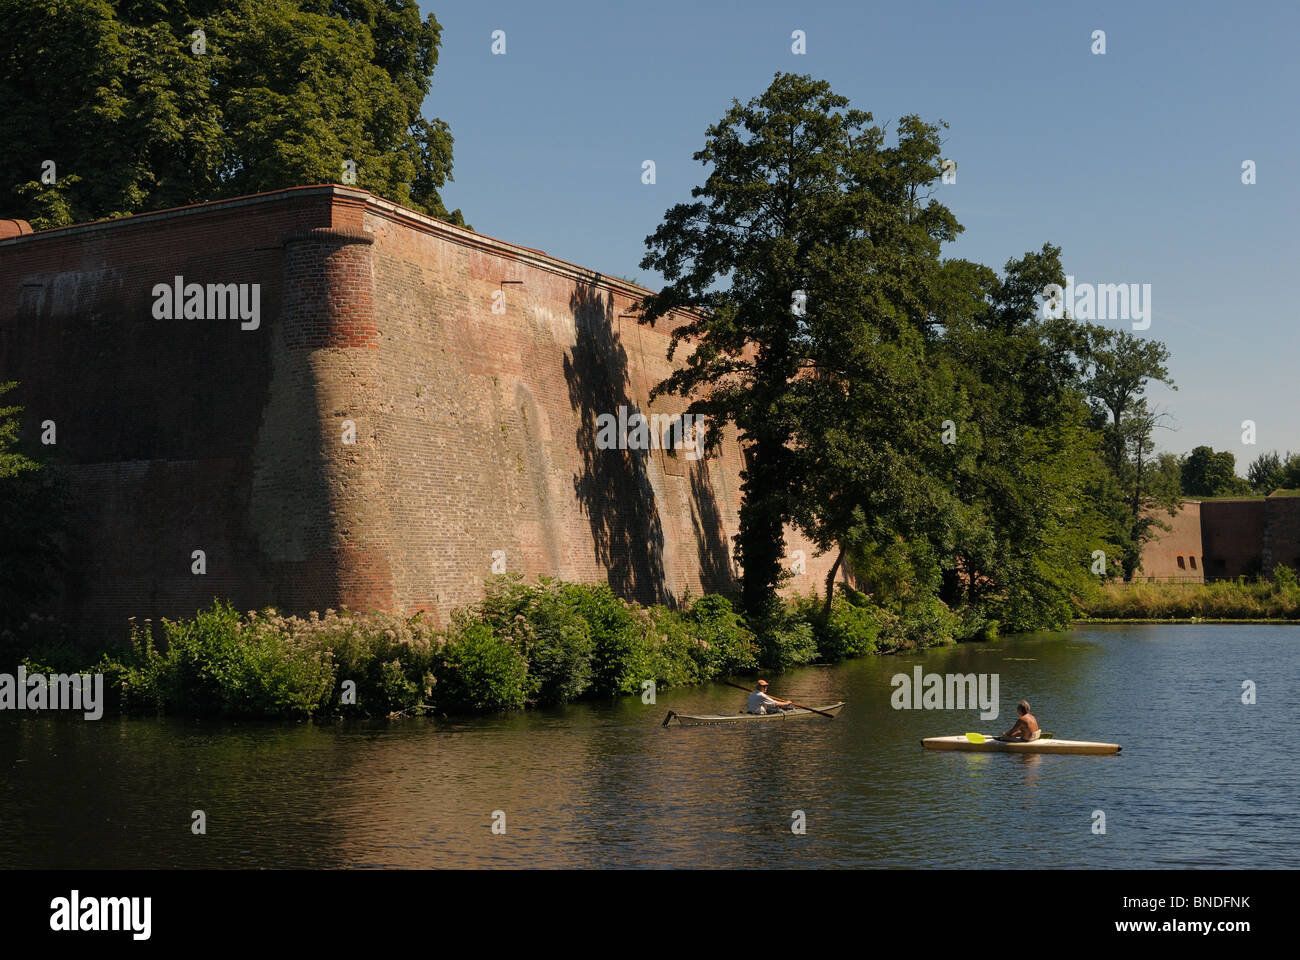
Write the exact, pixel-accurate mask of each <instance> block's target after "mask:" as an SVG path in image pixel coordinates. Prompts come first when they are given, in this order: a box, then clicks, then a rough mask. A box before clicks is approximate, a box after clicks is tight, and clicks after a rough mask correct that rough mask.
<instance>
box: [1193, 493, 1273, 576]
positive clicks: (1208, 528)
mask: <svg viewBox="0 0 1300 960" xmlns="http://www.w3.org/2000/svg"><path fill="white" fill-rule="evenodd" d="M1264 520H1265V501H1264V500H1263V499H1259V500H1206V501H1205V502H1203V503H1202V504H1201V538H1202V540H1203V542H1204V544H1205V556H1206V563H1207V564H1208V566H1209V576H1210V578H1211V579H1213V578H1215V577H1240V576H1246V575H1253V574H1255V573H1258V572H1259V571H1260V563H1261V556H1262V553H1263V549H1264Z"/></svg>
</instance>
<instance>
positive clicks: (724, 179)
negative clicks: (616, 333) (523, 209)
mask: <svg viewBox="0 0 1300 960" xmlns="http://www.w3.org/2000/svg"><path fill="white" fill-rule="evenodd" d="M936 129H937V128H936V127H935V126H933V125H927V124H924V123H922V122H921V121H920V120H919V119H917V118H915V117H905V118H903V119H902V120H901V121H900V123H899V127H898V132H897V142H896V143H895V144H893V145H887V144H886V134H885V132H884V130H882V129H881V128H880V127H878V126H875V125H873V124H872V118H871V115H870V114H869V113H865V112H863V111H860V110H854V109H850V108H849V105H848V101H847V100H846V99H845V98H843V97H841V96H838V95H836V94H835V93H833V92H832V91H831V89H830V86H829V85H828V84H827V83H825V82H823V81H814V80H813V79H811V78H810V77H805V76H795V75H792V74H778V75H777V76H776V78H775V79H774V80H773V82H772V84H771V85H770V86H769V87H768V89H767V90H766V91H765V92H764V93H763V94H762V95H761V96H759V97H757V98H755V99H753V100H751V101H750V102H749V103H748V104H744V105H742V104H740V103H739V102H733V105H732V107H731V109H730V110H728V111H727V113H726V115H725V116H724V117H723V119H722V120H721V121H720V122H719V123H716V124H714V125H713V126H711V127H710V128H709V129H708V131H707V135H706V140H705V145H704V148H703V149H702V150H700V151H699V152H697V153H696V154H695V159H696V160H698V161H700V162H701V163H703V164H705V165H711V167H712V170H711V171H710V173H709V175H708V178H707V180H706V181H705V183H704V185H703V186H699V187H696V188H695V189H694V190H693V191H692V197H693V198H695V200H694V202H692V203H685V204H678V205H677V206H675V207H673V208H671V209H670V210H669V211H668V212H667V213H666V214H665V216H664V222H663V223H662V224H661V226H660V227H659V228H658V229H657V230H656V231H655V233H654V234H652V235H651V236H650V237H647V238H646V245H647V248H648V250H649V252H648V253H647V254H646V256H645V257H644V259H643V260H642V263H641V266H642V268H644V269H654V270H658V271H660V272H661V273H662V274H663V276H664V277H665V279H666V280H667V285H666V286H665V287H664V288H663V289H662V290H661V291H660V292H659V293H658V294H654V295H651V296H648V297H647V298H646V299H645V301H644V302H643V304H642V308H643V316H642V322H646V323H653V322H654V321H655V320H657V319H658V318H659V317H662V316H664V315H666V314H667V313H669V312H670V311H673V310H680V309H683V308H690V309H693V310H695V311H696V316H695V319H693V320H692V321H691V322H689V323H687V324H685V325H683V326H681V327H679V328H677V329H676V330H675V331H674V333H673V338H672V344H671V348H670V354H669V356H670V357H671V356H672V355H673V353H674V352H675V351H676V349H677V348H678V346H679V345H680V343H681V342H682V341H683V340H687V339H688V338H689V339H691V340H693V341H694V342H695V349H694V350H693V352H692V353H691V354H690V356H689V357H688V358H687V360H686V364H685V366H684V367H683V368H682V369H679V370H677V371H675V372H674V373H673V374H672V375H671V376H669V377H668V379H666V380H665V381H663V382H662V383H660V384H658V385H657V386H656V387H655V388H654V390H653V391H652V394H651V395H652V397H656V396H660V395H662V394H666V393H675V394H679V395H682V396H686V397H693V399H692V402H691V404H690V407H689V411H690V412H692V413H697V414H702V415H704V416H706V417H707V418H709V420H710V424H711V426H710V442H711V443H716V442H717V441H718V440H719V439H720V435H721V433H720V431H721V427H722V425H724V424H726V423H728V422H730V423H734V424H736V426H737V427H738V428H739V429H740V430H741V432H742V434H743V442H744V443H745V445H746V454H747V456H746V466H745V470H744V471H743V473H742V475H741V476H742V480H743V486H742V491H743V493H744V503H743V505H742V508H741V515H740V531H739V534H738V536H737V538H736V545H737V550H736V553H737V558H738V560H739V561H740V563H741V564H742V566H743V568H744V577H743V580H742V604H743V606H744V608H745V609H746V611H748V612H751V613H752V612H758V611H762V610H766V609H767V607H768V605H769V603H770V601H771V599H772V597H773V595H774V592H775V587H776V584H777V583H778V581H779V580H780V578H781V575H782V570H781V560H782V555H783V553H784V526H785V524H786V523H787V522H790V521H792V520H794V521H798V522H800V523H801V524H802V525H804V526H805V527H806V528H807V529H808V530H809V532H810V533H812V534H813V535H814V539H816V540H817V541H818V542H819V543H820V544H821V545H822V546H824V547H829V546H830V544H831V543H832V542H834V541H836V540H839V539H840V538H841V537H843V536H844V535H845V534H846V531H847V530H848V529H849V528H850V527H855V528H860V529H859V533H860V535H861V536H863V537H866V536H869V535H875V536H879V535H881V534H882V530H881V529H880V528H879V515H878V511H877V510H876V509H875V507H874V506H873V505H872V504H870V503H869V502H867V500H866V499H865V498H864V496H863V493H864V491H865V490H866V489H867V488H868V487H870V486H871V483H870V482H868V478H871V477H875V478H877V479H878V478H880V477H883V476H884V475H885V474H887V473H889V472H890V471H891V470H895V469H900V468H901V465H902V464H903V463H904V459H905V455H904V457H903V458H900V457H894V456H893V454H892V453H891V452H888V451H885V450H883V449H882V448H880V447H879V446H878V445H873V444H868V445H869V446H872V449H873V450H874V451H875V457H874V458H873V460H872V461H870V462H868V463H865V464H862V469H860V470H858V471H856V475H855V477H854V478H853V479H852V480H849V481H846V482H845V483H843V484H838V485H837V486H836V488H835V490H834V491H829V490H822V491H818V489H817V483H816V482H815V481H816V480H818V479H823V478H826V477H830V476H834V475H836V469H835V468H836V467H837V466H838V465H842V464H844V463H846V462H850V461H854V458H855V456H856V455H855V453H853V452H852V451H854V450H858V449H861V448H862V443H861V442H860V441H858V440H856V439H855V438H854V437H852V436H851V434H850V431H851V430H857V431H859V432H863V431H865V432H867V433H871V434H872V435H873V436H874V435H875V433H874V430H873V428H872V423H873V422H880V423H882V424H888V423H889V416H888V415H887V414H885V413H884V412H883V411H882V412H881V413H880V415H879V416H877V418H876V421H871V420H858V419H856V417H857V415H859V414H870V412H871V411H872V410H875V409H876V408H875V407H874V406H873V399H881V398H882V397H884V394H885V390H886V384H887V383H888V379H887V378H888V376H889V375H890V374H891V373H898V374H899V376H900V377H901V378H903V379H907V380H908V382H917V376H916V370H917V364H916V357H917V356H918V353H917V351H918V349H919V336H918V334H917V329H916V326H915V323H914V318H919V317H920V315H921V312H922V306H923V300H922V297H921V296H920V288H919V283H918V280H919V278H921V277H923V276H925V274H926V272H927V270H928V267H927V266H926V265H925V260H926V259H927V258H929V259H932V257H933V251H932V248H936V247H937V243H938V241H939V240H940V239H942V238H951V237H952V236H953V235H955V232H956V230H957V229H959V228H958V227H957V224H956V222H955V221H954V220H953V218H952V216H951V214H950V213H948V211H947V210H946V209H945V208H943V207H942V206H941V205H939V204H936V203H933V202H926V198H925V197H924V196H923V195H922V193H923V191H924V189H925V185H926V184H928V183H930V182H931V181H933V180H934V179H936V178H937V177H938V173H939V171H938V169H937V161H936V159H935V155H936V149H937V148H936V144H937V140H936ZM909 364H910V365H911V367H912V372H911V373H906V372H905V368H907V367H908V365H909ZM873 377H875V378H876V379H874V380H873V379H872V378H873ZM901 400H902V398H901V397H897V396H896V397H893V398H892V402H891V404H890V407H889V409H890V410H898V409H899V408H900V407H901V406H902V404H901ZM827 410H830V411H832V412H831V413H829V414H827V413H825V412H824V411H827ZM885 429H886V432H889V431H891V430H892V432H893V433H894V434H898V433H899V426H898V425H897V424H893V425H892V426H885ZM828 442H829V443H831V444H832V446H831V447H830V448H829V449H828V448H827V447H825V446H823V444H824V443H828ZM819 457H820V459H819ZM846 490H854V491H856V493H853V494H848V495H844V496H839V497H837V496H835V494H837V493H838V494H842V493H844V492H845V491H846ZM819 493H822V494H824V495H823V496H820V497H819V496H818V494H819Z"/></svg>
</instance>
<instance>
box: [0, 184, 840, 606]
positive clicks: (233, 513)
mask: <svg viewBox="0 0 1300 960" xmlns="http://www.w3.org/2000/svg"><path fill="white" fill-rule="evenodd" d="M177 278H181V279H179V280H178V279H177ZM191 285H197V286H194V287H191ZM164 288H166V289H164ZM191 291H196V292H194V294H193V296H191ZM643 293H644V291H643V290H642V289H641V288H639V287H636V286H633V285H632V284H629V283H626V282H624V281H621V280H618V279H616V278H613V277H607V276H603V275H601V274H598V273H594V272H592V271H590V270H587V269H584V268H581V267H577V266H574V265H572V264H569V263H565V262H563V261H560V260H557V259H555V258H553V257H550V256H547V255H546V254H544V253H542V252H541V251H538V250H532V249H528V248H526V247H519V246H514V245H512V244H508V243H503V242H501V241H499V240H494V239H491V238H489V237H485V236H483V235H481V234H477V233H474V232H472V231H469V230H464V229H460V228H458V227H455V226H451V225H449V224H446V223H442V222H440V221H437V220H434V219H431V218H429V217H426V216H423V215H421V214H418V213H415V212H413V211H411V210H408V209H405V208H403V207H400V206H397V205H396V204H392V203H389V202H387V201H385V200H382V199H379V198H378V197H375V196H373V195H371V194H369V193H367V192H365V191H362V190H357V189H353V188H347V187H339V186H318V187H301V188H297V189H291V190H281V191H276V192H274V193H268V194H262V195H258V196H253V197H243V198H239V199H235V200H228V201H221V202H216V203H207V204H201V205H197V206H191V207H184V208H180V209H177V210H168V211H162V212H158V213H150V214H142V215H139V216H134V217H129V218H126V219H122V220H115V221H110V222H104V223H96V224H90V225H85V226H77V227H67V228H63V229H58V230H48V231H41V232H38V233H35V234H29V235H18V236H11V237H10V238H9V239H4V240H0V382H2V381H7V380H18V381H20V383H21V386H20V387H19V388H18V390H16V391H15V392H14V393H13V394H11V395H10V396H11V397H12V399H13V402H15V403H18V404H21V405H22V406H23V407H24V408H25V411H24V414H23V425H24V431H25V433H26V434H27V435H28V436H29V437H36V436H39V435H40V434H41V432H42V424H45V423H47V422H52V423H53V425H54V429H55V431H56V437H57V443H56V444H55V445H54V446H53V447H50V448H49V449H50V450H51V451H52V453H53V455H54V457H55V459H56V461H57V462H58V464H59V469H60V470H61V472H62V473H63V475H64V476H65V477H66V478H67V481H68V484H69V489H70V491H71V493H72V495H73V503H74V507H75V511H76V512H75V514H74V517H73V524H72V531H71V535H70V536H69V538H68V542H67V560H68V564H67V579H66V583H64V584H63V585H62V592H61V594H60V596H59V598H58V600H57V602H56V603H55V605H54V612H57V613H58V614H60V615H62V616H63V617H64V618H65V619H67V620H68V621H70V622H73V623H76V624H79V625H82V626H84V627H85V628H87V629H88V630H91V629H93V630H101V631H113V632H120V631H121V630H123V629H124V626H125V624H126V622H127V618H128V617H132V616H134V617H139V618H144V617H159V616H171V617H176V616H183V615H189V614H191V613H193V612H194V610H195V609H196V608H197V607H199V606H202V605H205V604H207V603H208V602H210V601H211V600H212V598H213V597H214V596H215V597H223V598H230V599H232V600H233V601H234V602H235V603H236V605H237V606H239V607H240V608H241V609H249V608H254V607H261V606H264V605H275V606H276V607H278V608H280V609H281V610H283V611H286V612H295V613H306V612H307V611H310V610H324V609H325V608H327V607H339V606H341V605H344V604H346V605H347V606H349V607H352V608H360V609H365V608H380V609H387V610H393V611H399V612H411V611H415V610H426V611H429V612H430V613H431V614H432V615H433V616H434V617H435V618H437V619H439V620H443V619H444V618H445V617H446V614H447V613H448V611H449V610H451V609H452V608H454V607H456V606H459V605H462V604H465V603H467V602H470V601H473V600H475V599H477V598H479V597H481V595H482V590H483V581H484V579H485V578H486V577H487V576H488V575H489V574H490V573H491V572H492V570H493V564H494V563H495V564H496V565H497V569H500V567H501V565H504V568H505V569H506V570H508V571H518V572H522V573H524V574H526V575H528V576H529V577H532V576H534V575H536V574H552V575H556V576H560V577H564V578H568V579H573V580H581V581H591V582H608V583H609V584H610V585H611V586H612V587H613V588H614V589H615V590H616V591H617V592H618V593H620V594H621V595H623V596H625V597H628V598H632V599H638V600H641V601H647V602H649V601H672V600H674V599H678V598H681V597H682V596H683V595H684V594H685V593H686V592H687V591H691V592H693V593H696V594H698V593H701V592H704V591H712V590H725V589H729V588H731V587H732V585H733V582H734V577H735V575H736V573H737V571H736V570H735V568H734V564H733V561H732V556H731V547H732V543H731V537H732V536H733V535H734V533H735V532H736V530H737V516H738V513H737V512H738V509H739V506H740V496H739V488H740V477H739V473H740V470H741V469H742V456H743V454H742V452H741V449H740V446H739V444H738V443H737V440H736V436H735V433H734V429H731V430H730V432H729V434H728V441H727V443H726V444H725V446H724V448H723V450H722V451H721V454H720V455H718V456H710V457H708V458H706V459H701V460H694V461H692V460H691V459H689V457H688V456H685V455H683V453H681V452H677V453H674V452H671V451H665V450H651V451H645V452H640V451H628V450H604V449H598V448H597V445H596V442H595V439H596V432H597V417H598V416H599V415H601V414H615V415H616V414H617V412H618V408H619V407H620V406H621V405H622V406H626V407H628V408H629V411H631V412H635V411H643V412H646V413H655V412H657V413H667V414H674V413H680V412H681V410H682V409H684V404H683V403H682V401H681V400H680V398H666V399H663V400H660V401H656V403H654V404H653V405H652V404H650V403H648V399H647V398H648V394H649V390H650V388H651V387H653V386H654V385H655V384H656V383H658V382H659V381H660V380H661V379H663V378H664V377H665V376H667V375H668V373H669V372H670V370H671V369H672V367H671V365H670V364H669V363H668V361H667V359H666V353H667V346H668V336H669V333H670V332H671V330H672V329H673V328H674V326H675V325H676V324H679V323H680V322H682V319H683V318H680V317H678V318H675V319H669V320H666V321H663V322H660V323H659V324H658V325H657V326H656V327H655V328H650V327H643V326H640V325H638V324H637V323H636V321H635V319H634V318H633V317H632V316H631V315H630V314H631V313H632V311H633V305H634V302H635V301H636V300H637V299H638V298H639V297H640V296H641V295H642V294H643ZM176 294H180V296H176ZM173 301H174V302H173ZM196 314H198V315H201V316H197V315H196ZM254 314H255V316H254ZM169 315H170V316H172V317H173V319H166V317H167V316H169ZM159 317H163V319H159ZM682 359H683V358H682V357H680V356H679V357H678V362H681V360H682ZM353 436H354V437H355V442H347V441H348V440H349V439H350V438H352V437H353ZM788 549H789V552H790V553H791V554H792V559H791V565H792V566H795V567H797V568H799V557H798V556H797V555H796V552H797V551H802V552H803V554H804V560H803V565H802V567H801V568H800V569H802V570H803V571H804V572H801V573H796V575H795V577H794V579H793V581H792V582H791V587H792V588H794V589H799V590H805V591H806V590H810V589H812V588H814V587H817V586H820V585H821V583H822V582H823V580H824V577H825V574H826V571H827V570H828V569H829V564H830V561H831V559H832V558H831V557H829V556H823V557H820V558H818V557H815V556H814V550H813V548H812V547H811V545H809V544H808V543H807V542H805V541H804V540H802V539H801V538H799V537H797V536H793V535H791V536H790V538H789V541H788ZM195 551H202V552H203V554H202V562H203V563H204V564H205V570H206V572H203V573H195V572H194V570H195V569H196V564H197V563H198V561H197V560H196V559H195Z"/></svg>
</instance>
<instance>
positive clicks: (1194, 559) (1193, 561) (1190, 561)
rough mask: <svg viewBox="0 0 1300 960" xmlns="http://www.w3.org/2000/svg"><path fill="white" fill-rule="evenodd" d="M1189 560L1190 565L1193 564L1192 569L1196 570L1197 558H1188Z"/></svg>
mask: <svg viewBox="0 0 1300 960" xmlns="http://www.w3.org/2000/svg"><path fill="white" fill-rule="evenodd" d="M1187 560H1188V562H1189V563H1191V565H1192V569H1193V570H1195V569H1196V558H1195V557H1188V558H1187Z"/></svg>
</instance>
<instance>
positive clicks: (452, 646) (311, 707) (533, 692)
mask: <svg viewBox="0 0 1300 960" xmlns="http://www.w3.org/2000/svg"><path fill="white" fill-rule="evenodd" d="M822 611H823V602H822V601H821V600H820V599H819V598H817V597H815V596H810V597H795V598H794V599H793V600H791V601H788V602H781V603H779V604H778V605H774V606H773V607H772V608H771V609H770V610H769V612H768V613H767V614H766V615H765V616H764V617H761V618H757V619H747V618H745V617H742V616H741V615H740V614H739V613H737V612H736V610H735V609H734V608H733V607H732V604H731V601H730V600H728V599H727V598H726V597H723V596H718V595H707V596H703V597H699V598H696V599H693V600H692V599H689V598H688V600H687V601H686V602H685V603H683V604H682V605H681V606H680V607H679V608H677V609H670V608H668V607H665V606H654V607H642V606H638V605H636V604H632V603H628V602H626V601H624V600H621V599H619V598H618V597H616V596H615V595H614V593H613V592H612V591H611V590H610V588H609V587H608V586H604V585H601V586H593V585H590V584H577V583H566V582H563V581H559V580H550V579H547V578H540V579H539V580H537V581H536V582H534V583H527V582H525V581H524V580H523V579H522V578H521V577H520V576H519V575H510V576H502V577H497V578H495V579H494V580H493V581H490V582H489V584H488V589H487V593H486V597H485V598H484V600H483V601H482V602H480V603H478V604H476V605H474V606H472V607H470V608H468V609H465V610H461V611H459V612H457V613H456V614H454V615H453V616H452V618H451V621H450V623H449V624H448V625H447V626H446V627H445V628H444V629H441V630H439V629H435V628H434V626H433V625H432V624H431V623H430V622H429V621H427V620H426V619H425V618H424V617H423V616H422V615H420V614H417V615H415V616H413V617H409V618H403V617H396V616H391V615H389V614H385V613H365V614H362V613H355V612H352V611H348V610H344V611H337V612H336V611H333V610H327V611H326V612H325V615H324V616H319V615H317V614H314V613H313V614H312V615H311V616H309V617H307V618H305V619H304V618H300V617H286V616H282V615H280V614H278V613H276V612H275V611H274V610H265V611H261V612H249V613H246V614H241V613H239V612H238V611H236V610H235V609H233V608H232V607H231V606H229V605H228V604H225V603H221V602H217V603H214V605H213V606H212V607H210V608H208V609H206V610H202V611H199V612H198V613H197V614H196V615H195V616H194V617H193V618H190V619H186V620H175V621H173V620H162V621H160V622H158V623H156V624H152V623H146V624H144V625H137V626H136V627H135V628H134V629H133V631H132V637H131V643H130V646H129V648H128V649H126V650H122V651H114V652H110V653H105V654H103V655H102V656H101V657H100V658H99V660H98V662H96V663H93V664H89V663H86V662H85V658H82V659H80V660H78V661H77V662H72V659H73V657H74V656H75V655H74V654H72V653H71V652H69V651H58V650H55V649H50V650H49V651H48V653H47V654H46V655H45V656H36V657H32V656H29V657H27V658H26V660H25V662H26V663H27V665H28V669H29V670H38V669H39V670H44V671H46V672H59V671H70V670H82V671H85V670H90V671H93V672H102V673H103V674H104V675H105V677H104V679H105V689H106V690H112V691H114V694H115V696H116V699H117V705H118V707H119V708H120V709H121V710H122V711H124V712H128V713H141V714H156V713H161V714H175V715H184V716H228V717H313V716H336V715H337V716H372V717H373V716H384V715H389V714H393V713H423V712H436V713H439V714H444V713H445V714H455V713H475V712H483V711H493V710H514V709H521V708H524V707H529V706H544V705H550V704H559V703H566V702H569V701H572V700H577V699H580V698H593V697H611V696H616V695H620V694H634V693H636V694H639V693H641V692H642V691H643V684H645V682H646V681H654V683H655V685H656V687H657V688H658V689H664V688H668V687H680V686H686V685H690V684H697V683H704V682H707V681H709V680H713V679H715V678H719V677H727V676H733V675H737V674H744V673H752V672H753V671H755V670H758V669H760V668H762V669H768V670H780V669H784V668H787V667H792V666H797V665H799V664H806V663H813V662H834V661H838V660H842V659H845V658H847V657H858V656H864V655H868V654H872V653H886V652H891V651H894V650H901V649H912V648H918V647H924V646H931V645H935V644H941V643H950V642H952V641H953V640H955V639H961V638H963V637H965V636H968V635H972V634H973V633H978V632H980V631H985V632H987V631H988V630H989V629H990V625H989V624H987V623H984V622H977V621H975V620H974V619H971V618H962V617H960V616H957V615H954V614H953V613H951V612H949V611H948V609H947V607H945V606H944V605H943V604H942V603H940V602H938V601H933V602H932V603H929V604H922V605H919V606H918V607H917V608H915V609H911V610H909V609H900V610H886V609H883V608H881V607H879V606H876V605H875V604H873V603H872V601H871V600H870V598H868V597H866V596H865V595H863V594H861V593H858V592H857V591H854V590H851V589H844V590H843V592H842V593H839V594H837V595H836V597H835V600H834V602H833V603H832V605H831V610H830V616H829V617H828V618H826V619H825V620H823V619H822ZM28 649H30V645H29V646H28ZM353 693H354V695H353ZM110 706H111V704H110Z"/></svg>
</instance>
